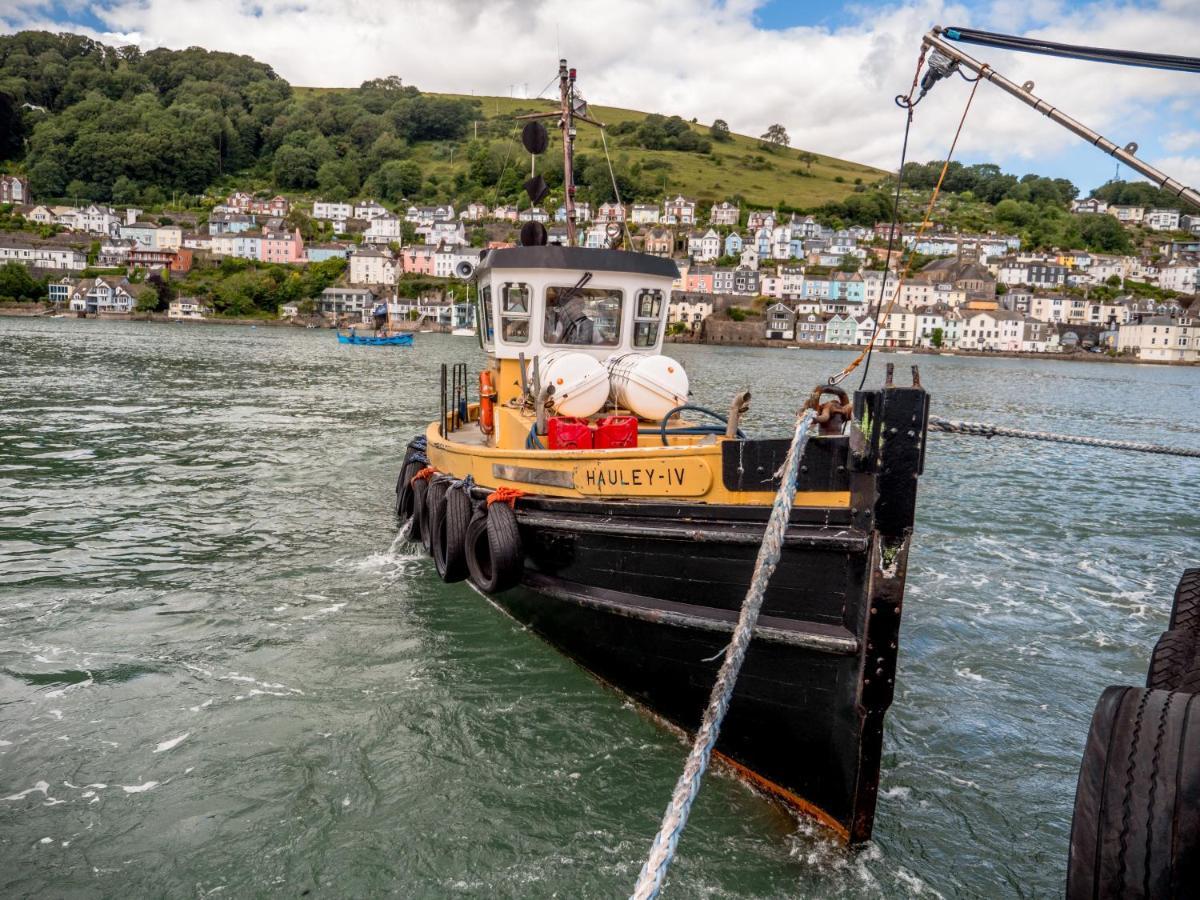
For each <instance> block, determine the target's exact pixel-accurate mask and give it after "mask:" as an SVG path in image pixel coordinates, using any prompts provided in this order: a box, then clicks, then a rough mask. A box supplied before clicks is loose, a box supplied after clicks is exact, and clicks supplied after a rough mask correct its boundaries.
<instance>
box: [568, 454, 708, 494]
mask: <svg viewBox="0 0 1200 900" xmlns="http://www.w3.org/2000/svg"><path fill="white" fill-rule="evenodd" d="M711 486H712V470H711V469H710V468H709V467H708V463H706V462H705V461H704V460H702V459H670V460H662V459H660V460H655V459H648V460H620V461H613V462H608V461H607V460H589V461H587V462H584V463H580V464H579V465H577V466H576V467H575V487H576V489H577V490H578V491H579V492H580V493H582V494H589V495H622V496H630V495H632V496H654V497H658V496H672V497H701V496H703V495H705V494H707V493H708V490H709V488H710V487H711Z"/></svg>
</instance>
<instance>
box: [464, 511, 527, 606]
mask: <svg viewBox="0 0 1200 900" xmlns="http://www.w3.org/2000/svg"><path fill="white" fill-rule="evenodd" d="M466 552H467V568H468V570H469V571H470V573H471V583H472V584H474V585H475V587H477V588H479V590H481V591H483V592H484V593H485V594H499V593H501V592H502V591H507V590H509V589H510V588H514V587H516V586H517V585H518V584H520V583H521V576H522V574H523V573H524V571H525V554H524V552H523V551H522V547H521V531H520V529H519V528H518V526H517V515H516V513H514V512H513V511H512V509H511V508H510V507H509V506H508V504H507V503H493V504H492V505H491V506H489V507H488V508H487V512H486V513H483V514H480V515H477V516H475V518H474V519H472V520H471V524H470V526H469V527H468V528H467V540H466Z"/></svg>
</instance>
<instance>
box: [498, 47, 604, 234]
mask: <svg viewBox="0 0 1200 900" xmlns="http://www.w3.org/2000/svg"><path fill="white" fill-rule="evenodd" d="M558 95H559V109H558V111H557V112H549V113H530V114H529V115H524V116H517V119H518V120H520V119H553V118H557V119H558V127H559V128H560V129H561V130H562V137H563V195H564V205H565V206H566V210H567V246H568V247H574V246H575V233H576V227H575V226H576V223H575V120H576V119H580V120H581V121H584V122H587V123H588V124H589V125H595V126H597V127H599V128H603V127H604V125H602V124H601V123H600V122H597V121H596V120H595V119H593V118H592V117H591V115H590V114H589V112H588V108H587V104H586V103H583V102H582V100H580V102H578V103H577V102H576V99H575V70H574V69H570V68H567V61H566V60H565V59H560V60H559V61H558ZM526 128H527V129H528V126H526ZM542 131H543V133H544V131H545V129H542ZM531 136H532V135H531ZM522 139H523V140H529V138H527V137H526V134H522ZM531 143H532V144H534V145H541V142H540V141H537V142H532V141H531V142H530V143H526V144H525V148H526V149H527V150H529V151H530V152H531V153H537V152H539V151H537V150H535V149H534V146H531ZM541 146H542V149H545V146H544V145H541ZM538 180H540V176H539V179H538ZM530 181H531V182H533V181H534V179H533V178H531V179H530ZM539 187H540V186H539V185H536V184H527V185H526V190H527V191H530V196H531V198H532V196H533V192H534V189H536V188H539ZM542 196H545V194H542ZM535 202H536V201H535Z"/></svg>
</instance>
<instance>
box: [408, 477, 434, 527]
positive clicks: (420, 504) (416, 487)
mask: <svg viewBox="0 0 1200 900" xmlns="http://www.w3.org/2000/svg"><path fill="white" fill-rule="evenodd" d="M412 489H413V493H412V517H411V519H410V521H411V522H412V527H410V528H409V531H408V539H409V540H410V541H413V542H417V541H421V540H422V535H421V520H422V519H424V518H425V505H426V503H427V502H428V498H429V480H428V479H426V478H421V479H419V480H417V481H414V482H413V486H412Z"/></svg>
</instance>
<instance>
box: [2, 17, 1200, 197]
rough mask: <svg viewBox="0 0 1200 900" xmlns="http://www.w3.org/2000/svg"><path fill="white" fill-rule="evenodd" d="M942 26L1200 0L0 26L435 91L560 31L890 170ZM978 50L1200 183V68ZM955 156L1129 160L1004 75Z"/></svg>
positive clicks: (1138, 28) (944, 132)
mask: <svg viewBox="0 0 1200 900" xmlns="http://www.w3.org/2000/svg"><path fill="white" fill-rule="evenodd" d="M935 23H937V24H944V25H950V24H960V25H966V26H973V27H980V28H985V29H989V30H995V31H1002V32H1007V33H1019V34H1029V33H1034V34H1041V35H1044V36H1047V37H1049V38H1050V39H1055V40H1063V41H1077V42H1079V43H1090V44H1093V45H1098V46H1123V47H1127V48H1131V49H1157V50H1160V51H1162V52H1175V53H1195V52H1197V48H1200V0H1141V2H1127V0H1125V2H1123V0H987V2H972V0H966V2H957V3H951V2H947V0H906V2H892V3H869V2H850V3H843V2H836V0H809V2H799V0H403V2H399V3H398V2H393V0H384V2H382V3H378V2H377V3H366V2H363V0H254V2H253V3H252V2H249V0H94V2H88V0H0V31H13V30H17V29H20V28H25V27H41V28H49V29H53V30H74V31H82V32H86V33H90V34H92V35H94V36H98V37H101V38H103V39H106V40H108V41H110V42H112V43H121V42H130V41H132V42H136V43H139V44H140V45H141V46H142V47H143V48H144V49H149V48H151V47H154V46H168V47H186V46H191V45H200V46H205V47H208V48H211V49H220V50H229V51H233V52H239V53H247V54H249V55H251V56H254V57H256V58H258V59H261V60H263V61H264V62H267V63H269V64H271V65H272V66H274V67H275V68H276V70H277V71H279V72H280V74H282V75H283V76H284V77H286V78H288V79H289V80H290V81H292V82H293V83H294V84H306V85H349V84H357V83H359V82H361V81H362V80H365V79H366V78H371V77H377V76H380V75H385V74H401V75H403V76H404V77H405V80H406V81H407V82H408V83H415V84H417V85H419V86H420V87H422V88H425V89H428V90H443V91H458V92H462V93H477V94H488V93H500V94H506V93H508V89H509V88H508V86H509V85H510V84H516V85H518V86H520V85H522V84H525V83H530V84H534V83H536V84H539V85H540V84H541V83H542V82H544V81H545V80H546V79H547V78H548V77H549V76H548V75H545V74H544V73H543V70H544V69H545V70H547V71H550V69H551V68H552V66H553V59H552V58H551V57H552V56H553V54H554V50H553V48H555V47H556V46H561V48H562V50H563V52H564V53H568V54H569V55H570V56H571V59H572V63H575V62H578V63H579V65H580V70H581V72H582V73H586V76H587V78H586V82H585V83H586V84H587V87H588V90H589V96H590V97H591V98H593V99H594V100H595V101H596V102H599V103H602V104H611V105H619V106H629V107H634V108H639V109H646V110H656V111H663V112H670V113H678V114H680V115H684V116H685V117H688V118H691V117H693V116H695V117H697V118H698V119H699V120H700V121H711V119H712V118H716V117H721V118H725V119H726V120H728V121H729V122H730V124H731V125H732V126H733V127H734V129H735V130H738V131H742V132H744V133H750V134H757V133H760V132H761V131H763V130H765V128H766V126H767V125H769V124H771V123H773V122H777V121H778V122H782V123H783V124H784V125H785V126H786V127H787V128H788V129H789V132H790V133H791V135H792V140H793V146H795V147H797V148H804V149H812V150H816V151H817V152H820V153H827V154H829V155H834V156H840V157H843V158H848V159H854V160H857V161H861V162H867V163H871V164H873V165H878V166H881V167H885V168H894V166H895V165H896V162H897V158H898V154H899V141H900V132H901V129H902V127H903V115H902V113H901V112H900V111H899V110H897V109H896V107H895V106H894V105H893V104H892V103H891V98H892V96H893V95H894V94H896V93H900V92H902V91H903V90H905V89H906V87H907V84H906V82H907V81H909V80H910V79H911V72H912V66H913V60H915V56H916V51H917V48H918V46H919V41H920V35H921V34H922V33H923V32H924V31H926V30H927V29H928V28H929V27H930V26H931V25H933V24H935ZM414 34H419V35H420V39H419V40H414V38H413V35H414ZM497 48H504V51H503V52H497ZM547 48H551V49H549V50H548V49H547ZM964 49H967V50H968V52H970V53H971V54H972V55H973V56H976V57H978V58H981V59H985V60H987V61H989V62H991V63H992V64H994V65H995V66H996V68H997V70H998V71H1000V72H1002V73H1004V74H1006V75H1008V76H1009V77H1011V78H1012V79H1013V80H1014V81H1017V82H1021V81H1024V80H1025V79H1026V78H1032V79H1033V80H1035V81H1036V83H1037V88H1036V90H1037V92H1038V93H1039V94H1041V95H1042V96H1043V97H1045V98H1046V99H1047V100H1048V101H1050V102H1052V103H1054V104H1055V105H1058V106H1060V107H1061V108H1062V109H1064V110H1065V111H1066V112H1068V113H1069V114H1071V115H1074V116H1075V117H1076V118H1078V119H1080V120H1081V121H1083V122H1084V123H1085V124H1088V125H1090V126H1092V127H1094V128H1096V129H1097V130H1098V131H1100V132H1101V133H1102V134H1105V136H1107V137H1109V138H1111V139H1112V140H1114V141H1116V142H1117V143H1118V144H1124V143H1126V142H1128V141H1131V140H1133V141H1136V142H1137V143H1138V144H1139V145H1140V148H1141V155H1142V156H1143V157H1144V158H1146V159H1148V160H1150V161H1152V162H1156V164H1160V165H1162V166H1163V167H1164V168H1168V171H1169V173H1170V174H1173V175H1176V177H1179V178H1181V179H1182V180H1184V181H1190V182H1191V183H1193V184H1195V183H1197V182H1200V101H1198V99H1197V98H1200V90H1198V88H1200V76H1180V75H1164V74H1162V73H1147V72H1146V71H1144V70H1133V69H1124V68H1119V67H1112V66H1100V65H1096V64H1088V63H1078V62H1066V61H1059V60H1047V59H1046V58H1044V57H1034V56H1029V55H1019V54H1012V53H1009V52H1006V51H996V50H990V49H985V48H979V47H974V48H964ZM318 50H319V52H317V51H318ZM448 53H449V54H451V55H452V57H453V59H454V61H455V64H454V65H453V66H448V65H447V59H448V58H449V57H448V56H447V54H448ZM543 57H544V58H543ZM715 61H719V63H718V62H715ZM519 89H520V88H519V87H518V90H519ZM535 89H536V88H535ZM966 90H967V88H966V86H965V85H964V84H963V83H961V82H958V81H957V80H956V81H955V82H954V83H953V84H946V85H943V86H939V87H938V89H937V90H936V91H935V92H934V93H933V94H931V96H930V98H929V99H928V100H927V101H926V102H925V103H923V104H922V106H921V107H919V109H918V114H917V117H916V120H915V122H914V126H913V140H912V153H911V155H910V158H915V159H918V160H922V161H924V160H927V159H933V158H938V157H940V156H941V155H942V154H943V153H944V152H945V148H946V145H947V143H948V137H949V134H950V133H952V131H953V127H954V124H955V123H956V122H957V118H958V115H959V113H960V112H961V108H962V104H963V102H964V101H965V97H966ZM958 158H959V159H961V160H962V161H963V162H967V163H970V162H982V161H988V162H997V163H999V164H1000V165H1002V166H1003V167H1004V168H1005V169H1006V170H1008V171H1013V172H1017V173H1024V172H1027V171H1035V172H1038V173H1040V174H1046V175H1052V176H1062V177H1067V178H1070V179H1071V180H1072V181H1074V182H1075V183H1076V184H1077V185H1079V186H1080V187H1081V188H1083V189H1084V190H1085V191H1086V189H1088V188H1092V187H1095V186H1096V185H1098V184H1101V183H1103V182H1104V181H1106V180H1107V179H1109V178H1111V177H1112V176H1113V174H1114V171H1115V170H1116V165H1115V161H1114V160H1112V159H1111V158H1109V157H1107V156H1106V155H1104V154H1103V153H1101V152H1100V151H1098V150H1096V149H1094V148H1092V147H1089V146H1088V145H1086V144H1084V143H1083V142H1082V141H1080V140H1079V139H1077V138H1074V137H1073V136H1071V135H1069V134H1067V133H1066V132H1062V131H1060V130H1058V129H1056V128H1055V127H1054V126H1051V125H1050V124H1049V123H1046V122H1045V121H1044V120H1042V118H1041V117H1040V116H1038V115H1037V114H1036V113H1035V112H1033V111H1032V110H1029V109H1027V108H1025V107H1024V106H1022V105H1021V104H1019V103H1018V102H1017V101H1015V100H1013V99H1011V98H1009V97H1007V96H1006V95H1003V94H1001V93H1000V92H999V91H998V89H996V88H994V87H992V86H990V85H981V86H980V89H979V93H978V96H977V99H976V102H975V104H974V106H973V107H972V112H971V117H970V119H969V120H968V124H967V128H966V130H965V132H964V136H963V140H962V143H961V145H960V153H959V155H958ZM1171 166H1174V167H1175V168H1174V171H1172V170H1171V169H1170V167H1171ZM1122 177H1132V173H1130V172H1129V171H1128V170H1123V171H1122Z"/></svg>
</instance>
